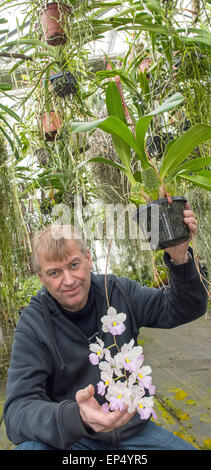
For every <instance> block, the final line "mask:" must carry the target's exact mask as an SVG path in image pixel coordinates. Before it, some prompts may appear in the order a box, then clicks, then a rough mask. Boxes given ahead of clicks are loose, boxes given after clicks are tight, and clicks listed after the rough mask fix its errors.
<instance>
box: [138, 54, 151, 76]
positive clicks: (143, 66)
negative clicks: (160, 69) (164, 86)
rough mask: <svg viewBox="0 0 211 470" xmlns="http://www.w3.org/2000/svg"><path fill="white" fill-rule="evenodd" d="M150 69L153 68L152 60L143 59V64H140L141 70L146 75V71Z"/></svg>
mask: <svg viewBox="0 0 211 470" xmlns="http://www.w3.org/2000/svg"><path fill="white" fill-rule="evenodd" d="M150 67H151V59H149V58H148V57H146V58H145V59H143V60H142V62H141V63H140V64H139V70H140V71H141V72H142V73H144V71H145V70H146V72H147V71H148V70H149V69H150Z"/></svg>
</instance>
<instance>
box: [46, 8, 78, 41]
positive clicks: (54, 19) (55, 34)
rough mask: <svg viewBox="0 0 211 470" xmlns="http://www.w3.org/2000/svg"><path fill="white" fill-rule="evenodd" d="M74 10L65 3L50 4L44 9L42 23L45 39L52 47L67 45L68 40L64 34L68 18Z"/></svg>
mask: <svg viewBox="0 0 211 470" xmlns="http://www.w3.org/2000/svg"><path fill="white" fill-rule="evenodd" d="M71 12H72V10H71V8H70V7H69V6H67V5H64V4H63V3H59V4H58V3H56V2H54V3H48V4H47V5H46V6H43V7H42V13H41V21H42V25H43V31H44V35H45V39H46V41H47V43H48V44H50V45H51V46H58V45H59V44H65V42H66V40H67V38H66V36H65V33H64V25H65V21H66V17H67V16H69V15H70V14H71Z"/></svg>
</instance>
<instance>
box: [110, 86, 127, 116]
mask: <svg viewBox="0 0 211 470" xmlns="http://www.w3.org/2000/svg"><path fill="white" fill-rule="evenodd" d="M106 107H107V111H108V115H109V116H116V117H117V118H119V119H121V121H122V122H124V123H125V124H127V121H126V117H125V113H124V108H123V106H122V100H121V96H120V93H119V90H118V88H117V85H116V83H115V82H110V83H109V85H108V86H107V89H106Z"/></svg>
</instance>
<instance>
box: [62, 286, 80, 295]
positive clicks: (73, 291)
mask: <svg viewBox="0 0 211 470" xmlns="http://www.w3.org/2000/svg"><path fill="white" fill-rule="evenodd" d="M78 288H79V286H76V287H74V288H71V289H65V290H63V292H65V293H66V294H74V293H75V292H76V291H77V290H78Z"/></svg>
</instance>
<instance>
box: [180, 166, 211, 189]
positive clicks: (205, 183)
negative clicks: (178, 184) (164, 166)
mask: <svg viewBox="0 0 211 470" xmlns="http://www.w3.org/2000/svg"><path fill="white" fill-rule="evenodd" d="M178 177H179V178H181V179H184V180H187V181H190V182H191V183H193V184H194V185H196V186H199V187H200V188H203V189H206V190H207V191H211V171H209V170H207V171H206V173H205V170H204V171H203V173H202V174H197V175H191V176H190V175H184V174H181V175H178Z"/></svg>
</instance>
